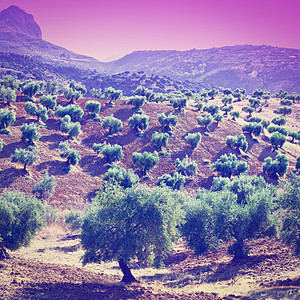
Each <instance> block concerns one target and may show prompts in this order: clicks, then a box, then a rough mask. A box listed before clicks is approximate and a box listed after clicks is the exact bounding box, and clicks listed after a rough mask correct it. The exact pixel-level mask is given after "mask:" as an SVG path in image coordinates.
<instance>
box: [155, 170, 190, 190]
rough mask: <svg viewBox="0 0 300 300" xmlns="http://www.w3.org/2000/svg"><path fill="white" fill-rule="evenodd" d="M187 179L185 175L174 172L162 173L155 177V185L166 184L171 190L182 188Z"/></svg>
mask: <svg viewBox="0 0 300 300" xmlns="http://www.w3.org/2000/svg"><path fill="white" fill-rule="evenodd" d="M186 181H187V177H185V176H184V175H182V174H180V173H178V172H175V173H174V175H173V176H172V175H170V174H164V175H163V176H160V177H158V178H157V183H156V185H157V186H162V187H164V186H166V187H169V188H171V189H172V190H182V189H183V188H184V185H185V183H186Z"/></svg>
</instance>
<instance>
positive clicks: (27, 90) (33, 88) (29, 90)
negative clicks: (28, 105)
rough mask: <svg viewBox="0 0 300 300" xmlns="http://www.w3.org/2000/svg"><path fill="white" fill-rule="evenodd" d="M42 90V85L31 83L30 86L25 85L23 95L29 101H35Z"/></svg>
mask: <svg viewBox="0 0 300 300" xmlns="http://www.w3.org/2000/svg"><path fill="white" fill-rule="evenodd" d="M39 90H40V85H39V83H38V82H33V81H32V82H29V83H28V84H26V85H24V86H23V88H22V91H23V94H24V95H25V96H26V99H27V100H30V101H33V100H34V98H33V97H34V96H35V94H36V93H37V92H39Z"/></svg>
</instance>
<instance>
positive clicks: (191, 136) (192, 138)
mask: <svg viewBox="0 0 300 300" xmlns="http://www.w3.org/2000/svg"><path fill="white" fill-rule="evenodd" d="M201 138H202V135H201V133H200V132H197V133H188V135H187V136H186V137H185V140H186V141H187V143H189V144H190V145H191V146H192V147H193V148H197V147H198V145H199V144H200V143H201Z"/></svg>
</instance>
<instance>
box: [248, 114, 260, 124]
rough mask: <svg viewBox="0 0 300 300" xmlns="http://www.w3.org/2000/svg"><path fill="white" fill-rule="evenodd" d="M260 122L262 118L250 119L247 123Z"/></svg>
mask: <svg viewBox="0 0 300 300" xmlns="http://www.w3.org/2000/svg"><path fill="white" fill-rule="evenodd" d="M261 121H262V118H259V117H256V116H255V117H251V118H249V122H255V123H260V122H261Z"/></svg>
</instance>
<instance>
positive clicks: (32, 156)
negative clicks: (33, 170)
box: [11, 146, 39, 172]
mask: <svg viewBox="0 0 300 300" xmlns="http://www.w3.org/2000/svg"><path fill="white" fill-rule="evenodd" d="M37 153H38V150H37V149H36V148H35V147H33V146H28V147H27V148H26V149H22V148H17V149H15V152H14V153H13V154H12V156H11V161H12V162H20V163H21V164H23V165H24V172H26V171H27V169H26V167H27V166H31V165H32V164H33V163H35V162H36V161H37V160H38V159H39V156H38V154H37Z"/></svg>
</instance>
